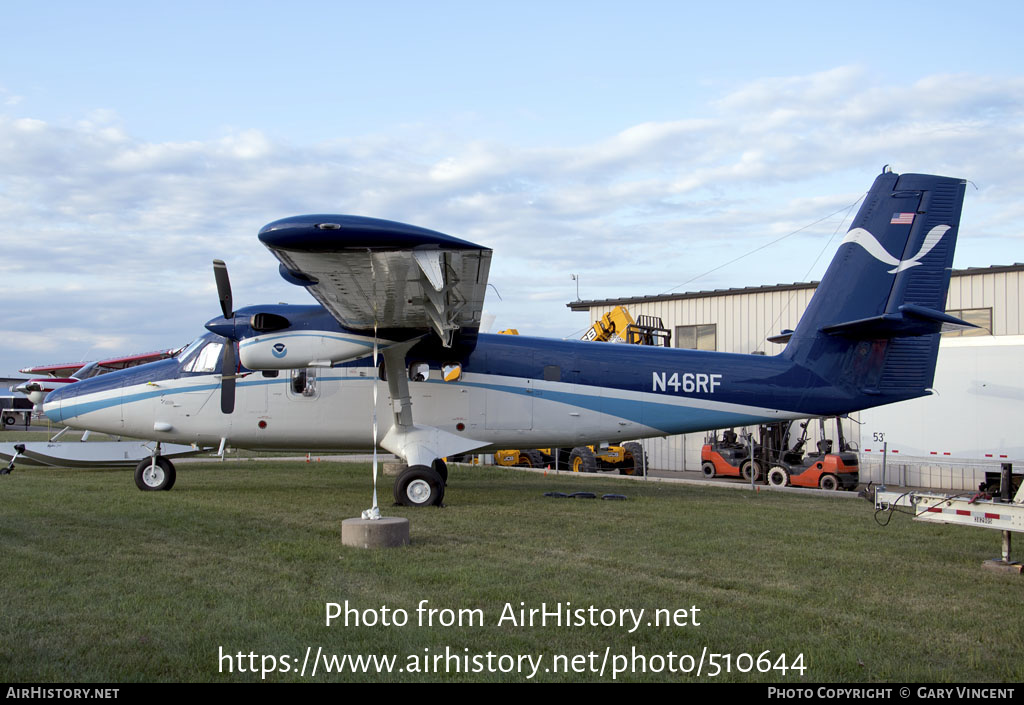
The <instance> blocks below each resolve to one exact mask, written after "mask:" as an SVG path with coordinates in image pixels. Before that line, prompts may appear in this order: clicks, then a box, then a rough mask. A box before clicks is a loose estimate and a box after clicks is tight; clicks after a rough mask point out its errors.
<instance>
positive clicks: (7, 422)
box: [4, 416, 18, 426]
mask: <svg viewBox="0 0 1024 705" xmlns="http://www.w3.org/2000/svg"><path fill="white" fill-rule="evenodd" d="M16 423H18V419H16V418H14V417H13V416H5V417H4V425H5V426H13V425H14V424H16Z"/></svg>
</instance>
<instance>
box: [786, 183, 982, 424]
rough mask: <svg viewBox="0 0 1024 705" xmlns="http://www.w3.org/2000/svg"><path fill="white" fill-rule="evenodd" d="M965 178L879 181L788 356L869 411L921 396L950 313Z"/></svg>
mask: <svg viewBox="0 0 1024 705" xmlns="http://www.w3.org/2000/svg"><path fill="white" fill-rule="evenodd" d="M964 190H965V182H964V181H963V180H961V179H951V178H947V177H942V176H930V175H926V174H903V175H899V174H893V173H890V172H887V173H883V174H881V175H880V176H879V177H878V178H877V179H875V183H874V185H872V187H871V190H870V191H869V192H868V195H867V197H866V198H865V201H864V204H863V205H862V206H861V208H860V211H859V212H858V213H857V217H856V218H855V219H854V221H853V225H852V226H851V228H850V230H849V232H847V234H846V237H845V238H844V239H843V242H842V243H841V244H840V246H839V251H838V252H837V253H836V256H835V258H834V259H833V260H832V263H831V264H830V265H829V268H828V271H827V272H826V273H825V276H824V277H823V278H822V280H821V284H820V285H819V286H818V289H817V291H816V292H815V294H814V296H813V298H812V299H811V302H810V304H809V305H808V307H807V310H806V312H805V313H804V315H803V317H802V318H801V319H800V323H799V324H798V325H797V328H796V330H795V331H794V332H793V334H792V337H791V338H790V341H789V344H788V345H787V346H786V350H785V351H784V352H783V355H784V356H786V357H788V358H790V359H792V360H793V361H794V362H797V363H799V364H801V365H802V366H804V367H806V368H808V369H809V370H810V371H812V372H814V373H815V374H817V375H818V376H820V377H822V378H823V379H825V380H827V381H828V382H830V383H831V384H834V385H837V386H839V387H842V388H844V389H846V390H848V391H849V392H852V393H855V394H866V395H871V396H880V397H882V398H880V399H875V400H871V403H869V404H866V406H873V405H876V404H882V403H887V402H890V401H897V400H898V399H909V398H912V397H917V396H922V395H924V394H926V393H927V391H926V390H927V389H928V388H929V387H930V386H931V384H932V377H933V375H934V372H935V360H936V356H937V353H938V345H939V333H940V332H941V330H943V328H944V327H949V326H962V325H963V326H966V325H969V324H966V323H964V322H963V321H960V320H958V319H956V318H953V317H952V316H948V315H946V314H945V313H944V310H945V303H946V292H947V290H948V288H949V277H950V272H951V269H952V263H953V250H954V247H955V245H956V236H957V231H958V230H959V225H960V211H961V208H962V206H963V199H964Z"/></svg>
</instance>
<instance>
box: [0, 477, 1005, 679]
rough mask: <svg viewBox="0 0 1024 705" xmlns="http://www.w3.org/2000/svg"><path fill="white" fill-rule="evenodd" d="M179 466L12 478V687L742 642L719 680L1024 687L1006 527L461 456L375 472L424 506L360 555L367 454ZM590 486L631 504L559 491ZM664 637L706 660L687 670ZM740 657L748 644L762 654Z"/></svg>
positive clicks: (4, 498)
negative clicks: (351, 613)
mask: <svg viewBox="0 0 1024 705" xmlns="http://www.w3.org/2000/svg"><path fill="white" fill-rule="evenodd" d="M178 469H179V472H178V481H177V484H176V486H175V488H174V490H173V491H171V492H155V493H145V492H140V491H138V490H137V489H136V488H135V485H134V483H133V481H132V477H131V473H130V472H128V471H124V470H121V471H99V470H61V469H44V468H25V469H20V468H19V469H18V470H17V471H16V472H15V473H14V474H12V475H10V476H0V576H2V578H0V580H2V585H3V598H2V599H3V602H2V604H3V613H2V614H3V616H2V619H0V681H7V682H28V683H33V682H35V683H38V682H60V681H113V682H127V681H144V682H152V681H200V682H232V681H244V680H260V677H261V675H260V673H259V669H260V667H261V665H262V666H263V667H270V666H275V665H276V669H275V670H274V672H272V673H269V674H267V680H268V681H290V680H306V681H335V680H337V681H343V680H345V681H352V680H375V681H377V680H381V681H387V680H392V681H404V680H417V679H418V680H505V681H522V680H526V675H527V674H528V673H529V669H527V673H518V672H515V671H513V672H510V673H501V672H496V673H491V672H470V673H466V672H464V671H465V668H463V672H460V673H455V672H449V673H447V674H445V673H443V672H442V673H438V672H435V670H434V664H433V663H430V662H429V661H428V663H429V665H430V669H431V670H430V672H429V673H410V672H408V670H406V672H402V673H397V672H396V673H391V674H379V673H376V672H372V673H369V674H362V673H352V672H351V669H348V670H347V671H346V672H345V673H325V672H324V668H325V667H324V666H323V663H322V662H320V669H319V670H318V672H317V674H316V676H315V677H313V676H312V675H311V673H310V672H309V670H307V673H306V675H305V676H304V677H303V676H300V675H299V673H297V671H298V670H299V667H300V666H301V664H302V662H303V660H304V656H305V654H306V653H307V648H309V649H310V653H311V654H314V655H315V654H316V652H317V649H318V648H319V649H321V650H322V653H323V654H332V655H337V656H341V655H344V654H352V655H367V656H368V655H389V654H391V655H394V656H395V657H396V658H397V661H396V668H395V670H397V668H406V669H408V667H409V666H410V665H411V661H410V658H413V657H414V658H416V659H417V662H418V663H419V665H420V666H421V667H422V660H423V657H430V658H431V659H432V657H433V656H436V655H446V654H447V653H451V654H455V655H456V656H459V657H462V658H463V659H468V661H466V660H463V661H462V664H463V665H468V666H469V668H470V670H476V671H480V670H481V669H480V668H476V669H474V665H475V664H476V665H479V666H481V668H483V667H485V666H486V665H487V663H488V662H487V661H486V660H485V657H486V654H488V653H491V654H492V657H491V658H492V660H491V662H490V665H492V666H494V667H495V668H496V669H497V668H501V667H503V666H507V665H508V663H509V661H508V660H506V661H504V662H499V661H498V657H499V656H502V655H506V656H511V657H515V656H517V655H527V654H528V655H531V656H532V657H533V658H535V659H540V661H538V663H539V664H540V667H539V669H538V670H537V672H536V674H535V676H534V678H533V679H534V680H539V681H551V680H580V681H595V680H603V681H610V680H611V679H612V675H611V670H612V666H613V665H615V664H617V665H618V666H620V667H621V666H623V665H626V667H627V671H626V672H623V673H619V674H617V678H618V680H627V681H629V680H658V681H679V682H689V681H692V680H696V679H698V677H697V675H696V673H695V672H694V666H695V664H696V662H697V661H699V660H700V659H701V656H702V654H704V655H705V657H707V655H708V654H711V653H718V654H723V655H724V654H728V655H730V659H729V668H728V669H726V660H725V657H724V656H723V657H721V658H719V659H717V663H718V664H719V666H720V667H721V669H722V672H721V673H719V674H718V675H717V676H715V677H714V678H710V680H732V681H782V682H788V683H799V682H820V681H834V682H880V681H929V682H932V681H1005V682H1020V681H1022V680H1024V662H1022V661H1021V658H1020V653H1021V647H1022V646H1024V612H1022V610H1021V609H1020V603H1021V600H1022V597H1024V581H1022V580H1021V578H1019V577H1010V576H1001V575H994V574H990V573H987V572H985V571H983V570H982V569H981V568H980V564H981V562H982V561H983V560H985V559H988V558H994V557H997V556H998V554H999V548H1000V543H999V541H1000V537H999V533H998V532H994V531H983V530H975V529H971V528H964V527H952V526H934V525H923V524H918V523H914V522H912V521H910V519H909V518H908V517H905V516H895V517H893V521H892V523H891V524H890V525H889V526H888V527H885V528H883V527H881V526H878V525H877V524H876V523H875V522H874V521H873V519H872V514H873V509H872V507H871V506H870V504H869V503H868V502H865V501H851V500H843V499H835V498H819V497H813V496H806V495H800V496H796V495H792V494H784V493H777V492H768V491H762V492H758V493H751V492H747V491H736V490H727V489H717V488H709V487H705V486H687V485H669V484H657V483H643V482H635V481H620V480H617V479H616V478H611V477H605V476H586V477H554V476H548V477H545V476H542V475H538V474H532V473H521V472H516V471H511V470H504V469H497V468H469V467H456V466H453V467H452V469H451V473H450V481H449V487H448V492H447V495H446V498H445V499H446V502H447V506H446V507H444V508H440V509H437V508H428V509H407V508H402V507H391V506H390V505H391V479H390V478H382V479H381V481H380V489H379V492H380V499H381V502H380V504H381V506H382V509H383V511H384V513H385V514H386V515H390V516H405V517H408V518H409V519H410V520H411V522H412V545H411V546H409V547H406V548H401V549H387V550H377V551H365V550H359V549H352V548H348V547H345V546H342V544H341V539H340V532H341V521H342V520H343V519H345V518H349V517H354V516H358V515H359V513H360V511H361V510H363V509H365V508H367V507H368V506H369V504H370V479H369V478H370V470H369V466H368V465H366V464H340V463H325V462H321V463H312V464H306V463H295V462H280V461H278V462H275V461H269V460H258V461H248V462H237V463H224V464H221V463H197V464H185V463H180V464H179V465H178ZM581 489H587V490H592V491H596V492H599V493H604V492H620V493H624V494H626V495H628V497H629V499H628V500H627V501H625V502H612V501H601V500H580V499H572V500H568V499H551V498H546V497H544V496H543V493H544V492H546V491H549V490H561V491H566V492H573V491H577V490H581ZM421 600H428V601H429V602H428V603H427V606H428V607H431V608H435V609H438V610H440V609H449V610H456V611H457V610H459V609H463V610H476V612H474V613H472V614H473V615H475V616H476V620H475V622H476V623H474V624H472V625H471V624H464V625H463V626H461V627H460V626H458V625H453V626H437V625H436V624H435V626H434V627H428V626H419V625H418V623H417V622H418V613H417V606H418V605H419V604H420V602H421ZM345 601H348V603H349V605H350V606H353V607H356V608H358V609H359V610H360V611H363V610H371V611H372V612H371V614H372V615H374V616H377V617H379V616H380V615H381V611H382V610H381V608H382V606H386V607H387V609H388V611H389V613H390V614H391V617H392V618H394V617H395V616H396V614H400V613H398V612H396V611H398V610H405V612H406V613H407V614H408V618H409V622H408V624H407V625H405V626H380V625H377V626H374V627H366V626H359V627H356V626H348V627H346V626H345V625H344V624H343V622H342V620H341V619H339V620H336V621H335V622H334V623H333V625H331V626H326V625H325V609H326V608H325V605H326V604H327V603H341V604H344V603H345ZM520 603H525V608H526V609H530V608H534V609H537V608H541V606H542V603H546V605H547V607H548V609H549V610H550V609H554V608H555V607H556V605H559V604H561V605H562V606H565V603H571V605H570V606H569V607H567V608H566V609H580V608H582V609H584V610H586V609H587V608H589V607H591V606H594V607H596V608H597V609H596V610H595V612H594V614H595V615H596V616H597V618H598V619H599V618H600V616H601V614H602V610H614V613H615V614H616V615H618V614H619V610H633V611H634V612H633V614H635V613H637V612H639V610H640V609H643V610H644V613H643V618H642V621H641V625H640V626H639V627H638V628H636V629H635V630H634V631H633V632H632V633H629V629H630V628H632V626H633V624H632V621H631V619H630V618H629V617H628V616H627V618H626V619H627V622H628V625H627V626H625V627H622V626H618V624H616V625H615V626H601V625H596V626H590V625H589V624H587V625H584V626H575V625H572V626H566V625H564V624H563V625H562V626H558V625H557V624H553V623H551V622H550V621H549V623H548V624H547V625H546V626H541V625H540V624H539V622H535V624H534V626H532V627H531V626H520V625H516V624H512V623H510V622H508V621H506V622H505V623H503V624H498V620H499V618H500V617H501V616H502V613H503V611H504V610H505V609H506V608H505V606H506V604H509V605H511V606H512V607H513V608H515V609H516V610H517V611H518V609H519V608H520V607H521V605H520ZM694 607H695V608H697V609H698V610H699V612H695V611H694V610H693V608H694ZM656 609H664V610H669V611H672V612H674V611H675V610H687V612H686V614H687V615H688V621H692V620H693V618H694V617H695V618H696V621H699V622H700V624H699V626H696V625H692V624H687V625H685V626H654V625H653V619H652V615H653V614H654V610H656ZM603 614H604V615H605V616H607V615H609V614H611V612H605V613H603ZM440 616H441V615H440V614H436V615H435V619H438V618H439V617H440ZM583 616H584V618H585V619H587V621H589V612H586V613H584V614H583ZM464 617H465V618H466V619H467V620H468V618H469V617H470V613H468V612H466V613H464ZM481 617H482V622H483V624H482V625H481V624H480V623H479V622H480V621H481ZM648 622H652V624H651V626H648ZM446 647H447V648H448V649H449V651H448V652H446V651H445V649H446ZM765 651H768V652H770V653H769V654H768V657H769V658H770V660H771V664H772V665H781V663H780V661H779V659H780V657H781V656H782V655H783V654H785V663H786V664H787V665H792V664H793V663H794V661H796V659H797V656H798V655H800V654H802V659H800V660H799V661H797V664H798V665H799V666H802V667H803V674H802V675H801V672H800V671H799V670H795V671H794V670H787V671H785V672H783V671H781V670H769V669H765V670H766V671H767V672H764V673H759V672H758V671H757V668H756V658H757V657H758V656H760V655H761V654H762V653H763V652H765ZM238 653H242V654H244V655H245V658H244V659H243V662H244V663H243V664H242V665H243V667H244V668H245V669H246V672H244V673H240V672H238V666H239V663H238V659H237V658H233V659H232V658H228V659H227V660H223V659H220V658H219V656H220V655H222V654H224V655H232V656H233V655H237V654H238ZM250 653H252V654H255V655H256V656H254V657H253V658H252V659H250V658H249V654H250ZM592 653H593V654H594V655H593V656H590V654H592ZM634 653H636V654H639V655H643V656H645V657H646V658H647V659H648V662H647V667H648V672H646V673H644V672H636V673H632V672H629V670H628V668H629V666H630V665H632V666H633V667H634V668H639V666H640V663H641V662H640V661H631V663H630V664H626V662H625V660H624V659H625V658H626V657H629V658H630V659H632V657H633V654H634ZM670 653H671V654H674V658H675V662H674V665H675V667H676V668H677V669H679V668H685V669H687V670H691V672H690V673H688V674H687V673H673V672H671V671H670V670H669V666H668V664H667V662H666V661H665V660H664V659H665V657H668V656H669V654H670ZM740 654H752V655H753V656H754V659H755V662H754V664H753V665H754V669H753V670H752V671H750V668H749V665H750V663H751V662H750V661H749V659H748V658H747V657H741V658H739V660H737V657H738V656H739V655H740ZM264 655H266V656H273V657H274V661H273V662H272V661H270V660H269V659H262V658H261V657H262V656H264ZM684 655H686V656H692V657H693V659H694V661H692V662H691V661H687V660H686V659H681V657H683V656H684ZM574 656H576V657H578V658H577V661H576V662H575V664H576V666H577V668H578V669H582V670H581V672H576V671H574V670H573V668H572V664H573V661H572V659H573V657H574ZM282 657H287V658H288V661H287V662H286V661H284V660H283V658H282ZM473 657H479V659H478V660H477V661H475V662H474V661H473V660H472V659H473ZM556 657H559V658H561V659H562V660H561V661H559V662H558V663H557V665H558V666H559V668H558V672H555V666H556ZM616 657H619V660H618V661H616V660H615V658H616ZM652 657H658V658H652ZM659 659H661V660H660V661H659ZM229 662H230V666H231V669H232V670H231V672H229V670H228V666H229ZM602 663H604V665H605V671H604V674H603V675H601V673H600V671H599V670H598V668H599V667H600V666H601V665H602ZM710 664H711V662H710V660H707V659H706V660H705V662H704V663H703V665H702V673H701V676H700V679H702V680H708V679H709V672H710V670H711V668H712V666H711V665H710ZM764 664H765V662H762V665H764ZM286 665H287V666H288V671H287V672H281V671H282V670H283V669H284V667H285V666H286ZM253 667H255V668H256V670H257V673H255V674H253V673H251V672H250V671H251V668H253ZM442 667H443V666H442ZM591 667H592V670H591ZM310 668H311V666H310ZM740 668H743V669H744V670H748V671H750V672H740V671H739V670H738V669H740ZM449 670H450V671H454V661H449ZM651 670H658V671H659V672H657V673H652V672H650V671H651ZM565 671H568V672H565Z"/></svg>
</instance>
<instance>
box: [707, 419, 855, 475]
mask: <svg viewBox="0 0 1024 705" xmlns="http://www.w3.org/2000/svg"><path fill="white" fill-rule="evenodd" d="M810 423H811V421H809V420H808V421H804V422H802V423H801V424H800V426H801V429H802V433H801V435H800V438H799V439H798V440H797V441H796V442H795V443H794V444H793V447H792V448H790V446H789V443H790V430H791V428H792V424H793V422H792V421H783V422H779V423H774V424H765V425H763V426H760V427H759V429H758V440H757V441H756V442H753V443H752V442H751V440H750V439H747V440H746V442H744V441H743V440H741V439H740V438H739V437H738V436H737V434H736V433H735V431H733V430H731V429H730V430H728V431H725V432H724V433H723V434H722V438H721V439H719V438H718V436H717V434H715V435H713V436H710V437H708V438H707V439H706V440H707V442H706V443H705V444H704V447H703V448H701V471H702V472H703V473H704V476H705V477H707V478H712V477H741V478H743V480H744V481H746V482H761V481H762V480H767V482H768V484H769V485H771V486H773V487H786V486H793V487H817V488H819V489H823V490H838V489H853V488H855V487H856V486H857V483H858V481H859V476H858V471H859V464H858V456H857V448H856V446H855V445H853V444H852V443H848V442H847V441H846V438H845V437H844V435H843V427H842V423H841V422H840V419H839V418H836V419H835V423H836V437H837V439H838V442H839V452H837V453H833V452H832V441H831V440H829V439H827V438H825V419H824V418H821V419H818V423H819V427H820V431H821V433H820V436H821V438H822V440H821V441H819V442H818V444H817V448H816V451H815V452H813V453H804V447H805V446H806V444H807V432H808V427H809V425H810ZM751 450H753V457H751ZM765 469H767V471H768V472H767V474H765V473H764V470H765Z"/></svg>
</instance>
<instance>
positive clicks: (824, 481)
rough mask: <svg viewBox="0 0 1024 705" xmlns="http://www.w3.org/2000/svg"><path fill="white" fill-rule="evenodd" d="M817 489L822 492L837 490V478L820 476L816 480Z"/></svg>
mask: <svg viewBox="0 0 1024 705" xmlns="http://www.w3.org/2000/svg"><path fill="white" fill-rule="evenodd" d="M818 487H820V488H821V489H823V490H838V489H839V478H837V477H836V476H835V475H822V476H821V477H820V478H818Z"/></svg>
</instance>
